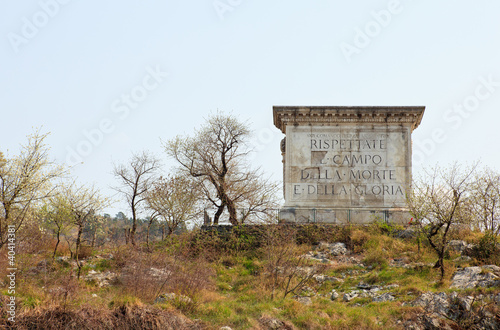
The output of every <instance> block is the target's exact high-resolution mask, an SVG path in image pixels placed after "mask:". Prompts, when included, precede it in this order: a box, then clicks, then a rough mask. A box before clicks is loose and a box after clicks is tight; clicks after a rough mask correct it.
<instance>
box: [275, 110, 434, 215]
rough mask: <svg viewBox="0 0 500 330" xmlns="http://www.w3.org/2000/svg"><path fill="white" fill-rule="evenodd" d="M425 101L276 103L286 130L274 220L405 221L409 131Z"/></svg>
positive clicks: (277, 119)
mask: <svg viewBox="0 0 500 330" xmlns="http://www.w3.org/2000/svg"><path fill="white" fill-rule="evenodd" d="M424 109H425V107H421V106H417V107H413V106H409V107H406V106H405V107H399V106H398V107H390V106H387V107H386V106H361V107H345V106H274V107H273V117H274V125H275V126H276V127H278V128H279V129H280V130H281V131H282V132H283V133H284V134H285V138H284V139H283V141H282V142H281V152H282V155H283V193H284V197H285V205H284V206H283V208H282V209H281V210H280V219H281V220H282V221H287V222H326V223H349V222H352V223H369V222H372V221H374V220H376V219H379V220H383V221H386V222H394V223H401V224H402V223H407V222H408V221H409V220H410V215H409V213H408V211H407V209H406V191H407V189H408V187H409V186H410V183H411V155H412V152H411V148H412V145H411V133H412V131H413V130H414V129H415V128H417V127H418V125H419V124H420V121H421V120H422V116H423V114H424Z"/></svg>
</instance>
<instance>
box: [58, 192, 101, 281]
mask: <svg viewBox="0 0 500 330" xmlns="http://www.w3.org/2000/svg"><path fill="white" fill-rule="evenodd" d="M63 194H64V195H63V196H64V198H65V199H66V202H65V203H66V204H67V206H68V208H69V213H70V215H71V220H72V222H73V224H74V225H75V226H76V227H77V229H78V231H77V236H76V245H75V256H76V264H77V266H78V278H80V273H81V268H82V264H81V262H80V260H79V253H80V248H81V244H82V234H83V229H84V228H85V225H86V224H87V222H88V221H91V220H92V218H93V217H96V216H97V213H98V212H99V211H101V210H102V209H103V208H104V207H106V206H108V205H109V200H108V199H106V198H104V197H102V196H100V195H99V191H98V190H97V189H96V188H94V187H93V186H92V187H86V186H83V185H81V186H79V185H76V184H75V183H74V182H73V183H72V184H69V185H67V186H65V187H64V188H63Z"/></svg>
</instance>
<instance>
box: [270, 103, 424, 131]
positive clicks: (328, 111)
mask: <svg viewBox="0 0 500 330" xmlns="http://www.w3.org/2000/svg"><path fill="white" fill-rule="evenodd" d="M424 110H425V107H424V106H393V107H391V106H359V107H346V106H274V107H273V118H274V125H275V126H276V127H277V128H279V129H280V130H281V131H282V132H283V133H285V132H286V126H288V125H295V126H297V125H300V126H302V125H313V126H314V125H316V126H333V125H336V124H339V123H353V124H355V123H363V124H400V123H406V124H411V128H412V131H413V130H414V129H415V128H417V127H418V125H420V122H421V120H422V116H423V115H424Z"/></svg>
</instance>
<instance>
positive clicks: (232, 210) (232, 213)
mask: <svg viewBox="0 0 500 330" xmlns="http://www.w3.org/2000/svg"><path fill="white" fill-rule="evenodd" d="M227 211H228V212H229V222H231V224H232V225H233V226H237V225H238V224H239V223H238V215H237V213H236V206H235V205H234V202H233V201H228V203H227Z"/></svg>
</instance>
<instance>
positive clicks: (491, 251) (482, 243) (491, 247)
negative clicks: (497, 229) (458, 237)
mask: <svg viewBox="0 0 500 330" xmlns="http://www.w3.org/2000/svg"><path fill="white" fill-rule="evenodd" d="M499 253H500V249H499V246H498V240H497V238H496V236H494V235H493V234H491V233H490V232H487V233H486V234H484V235H483V237H481V239H480V240H479V242H478V244H476V245H475V246H474V248H473V249H472V255H473V257H475V258H477V259H478V260H481V261H483V262H488V263H493V264H496V263H498V262H499V261H500V256H499Z"/></svg>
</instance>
